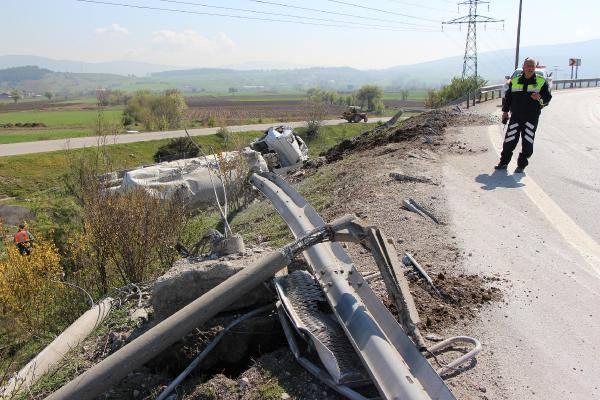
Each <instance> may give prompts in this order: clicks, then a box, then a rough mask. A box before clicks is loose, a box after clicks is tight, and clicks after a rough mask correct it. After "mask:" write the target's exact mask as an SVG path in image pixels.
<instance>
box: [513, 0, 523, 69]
mask: <svg viewBox="0 0 600 400" xmlns="http://www.w3.org/2000/svg"><path fill="white" fill-rule="evenodd" d="M522 10H523V0H519V22H518V23H517V51H516V54H515V69H517V68H518V67H519V46H520V45H521V11H522Z"/></svg>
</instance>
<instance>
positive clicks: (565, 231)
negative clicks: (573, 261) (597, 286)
mask: <svg viewBox="0 0 600 400" xmlns="http://www.w3.org/2000/svg"><path fill="white" fill-rule="evenodd" d="M488 134H489V137H490V140H491V141H492V144H493V145H494V150H495V151H496V153H497V154H498V156H499V155H500V150H499V149H501V148H502V137H501V134H500V133H499V132H498V128H497V127H495V126H490V127H489V128H488ZM513 178H514V179H515V181H518V182H520V183H523V184H524V186H523V187H522V189H523V191H524V192H525V194H527V197H529V199H531V201H532V202H533V203H534V204H535V205H536V206H537V207H538V208H539V209H540V211H541V212H542V214H544V216H545V217H546V218H547V219H548V221H550V223H551V224H552V226H554V228H555V229H556V230H557V231H558V232H559V233H560V234H561V236H562V237H563V238H564V239H565V240H566V241H567V242H568V243H569V244H570V245H571V246H572V247H573V248H574V249H575V250H577V251H578V252H579V253H580V254H581V255H582V257H583V258H584V259H585V260H586V261H587V263H588V264H589V266H590V267H591V272H593V273H595V274H596V275H597V276H598V277H600V245H598V243H596V241H595V240H594V239H593V238H592V237H591V236H590V235H588V234H587V233H586V232H585V231H584V230H583V229H581V228H580V227H579V225H577V223H576V222H575V221H573V219H571V217H569V216H568V215H567V214H566V213H565V212H564V211H563V210H562V208H560V207H559V206H558V204H556V202H554V200H552V199H551V198H550V197H549V196H548V195H547V194H546V193H545V192H544V190H543V189H542V188H541V187H540V186H539V185H538V184H537V183H536V182H535V181H534V180H533V179H532V178H531V177H530V176H527V175H519V179H517V178H516V177H515V176H514V175H513Z"/></svg>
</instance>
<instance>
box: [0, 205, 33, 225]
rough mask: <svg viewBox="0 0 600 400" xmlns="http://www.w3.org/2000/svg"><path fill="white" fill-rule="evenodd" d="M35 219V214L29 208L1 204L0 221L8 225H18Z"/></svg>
mask: <svg viewBox="0 0 600 400" xmlns="http://www.w3.org/2000/svg"><path fill="white" fill-rule="evenodd" d="M32 218H33V213H32V212H31V210H30V209H29V208H27V207H23V206H13V205H8V204H0V219H1V220H2V222H4V223H5V224H7V225H18V224H20V223H22V222H23V221H25V220H29V219H32Z"/></svg>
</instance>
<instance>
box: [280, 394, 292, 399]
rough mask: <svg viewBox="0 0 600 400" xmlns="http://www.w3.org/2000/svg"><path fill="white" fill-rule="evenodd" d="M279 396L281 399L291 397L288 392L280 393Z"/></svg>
mask: <svg viewBox="0 0 600 400" xmlns="http://www.w3.org/2000/svg"><path fill="white" fill-rule="evenodd" d="M279 398H280V399H281V400H289V399H291V398H292V397H291V396H290V395H289V394H287V393H281V396H279Z"/></svg>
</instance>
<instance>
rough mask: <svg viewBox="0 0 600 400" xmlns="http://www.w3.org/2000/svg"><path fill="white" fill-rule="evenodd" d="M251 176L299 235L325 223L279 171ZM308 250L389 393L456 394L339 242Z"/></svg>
mask: <svg viewBox="0 0 600 400" xmlns="http://www.w3.org/2000/svg"><path fill="white" fill-rule="evenodd" d="M251 182H252V183H253V184H254V186H255V187H257V188H258V189H259V190H260V191H261V192H262V193H263V194H265V196H267V198H268V199H269V200H270V201H271V202H272V203H273V205H274V206H275V208H276V209H277V212H278V213H279V214H280V215H281V216H282V217H283V219H284V220H285V221H286V223H287V224H288V226H289V228H290V230H291V231H292V233H293V234H294V236H295V237H301V236H302V235H304V234H306V232H309V231H311V230H313V229H314V228H317V227H322V226H324V225H325V222H324V221H323V219H322V218H321V217H320V216H319V214H317V212H316V211H315V210H314V209H313V208H312V207H311V206H310V204H308V203H307V202H306V200H304V199H303V198H302V196H300V195H299V194H298V193H297V192H296V191H295V190H294V189H293V188H291V187H290V186H289V185H288V184H287V183H286V182H285V181H284V180H283V179H281V178H280V177H279V176H277V175H275V174H272V173H262V174H253V175H252V177H251ZM303 255H304V258H305V259H306V261H307V263H308V264H309V266H310V267H311V269H312V271H313V273H314V275H315V277H316V279H317V281H318V283H319V285H320V286H321V287H322V288H323V291H324V293H325V296H326V298H327V301H328V303H329V304H330V306H331V308H332V310H333V312H334V314H335V316H336V318H337V320H338V322H339V323H340V325H341V326H342V328H343V329H344V331H345V332H346V336H347V337H348V339H349V340H350V342H351V343H352V346H353V347H354V349H355V350H356V352H357V354H358V355H359V357H360V359H361V361H362V362H363V364H364V365H365V367H366V369H367V370H368V372H369V374H370V375H371V378H372V379H373V382H374V383H375V385H376V386H377V389H378V391H379V393H380V394H381V396H382V397H383V398H384V399H389V400H392V399H394V400H395V399H402V400H433V399H435V400H454V399H455V397H454V395H453V394H452V392H450V390H449V389H448V387H447V386H446V385H445V384H444V382H443V380H442V379H441V378H440V376H439V375H438V374H437V373H436V372H435V371H434V370H433V368H432V367H431V365H430V364H429V362H428V361H427V360H426V359H425V358H424V357H423V356H422V355H421V353H420V352H419V350H418V349H417V348H416V347H415V345H414V344H413V343H412V342H411V340H410V339H409V337H408V336H407V335H406V333H404V331H403V330H402V329H401V327H400V325H399V324H398V322H397V321H396V320H395V318H394V317H393V315H392V314H391V313H390V312H389V310H388V309H387V308H386V307H385V306H384V305H383V304H382V303H381V302H380V301H379V299H378V298H377V296H376V295H375V293H373V291H372V290H371V289H370V288H369V285H368V284H367V283H366V282H365V280H364V278H363V277H362V276H361V275H360V273H359V272H358V271H357V270H356V268H355V267H354V266H353V265H352V260H351V259H350V257H349V256H348V254H347V253H346V252H345V251H344V249H343V247H342V246H341V245H340V244H339V243H331V242H327V243H319V244H316V245H314V246H312V247H310V248H308V249H307V250H305V251H304V253H303Z"/></svg>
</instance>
